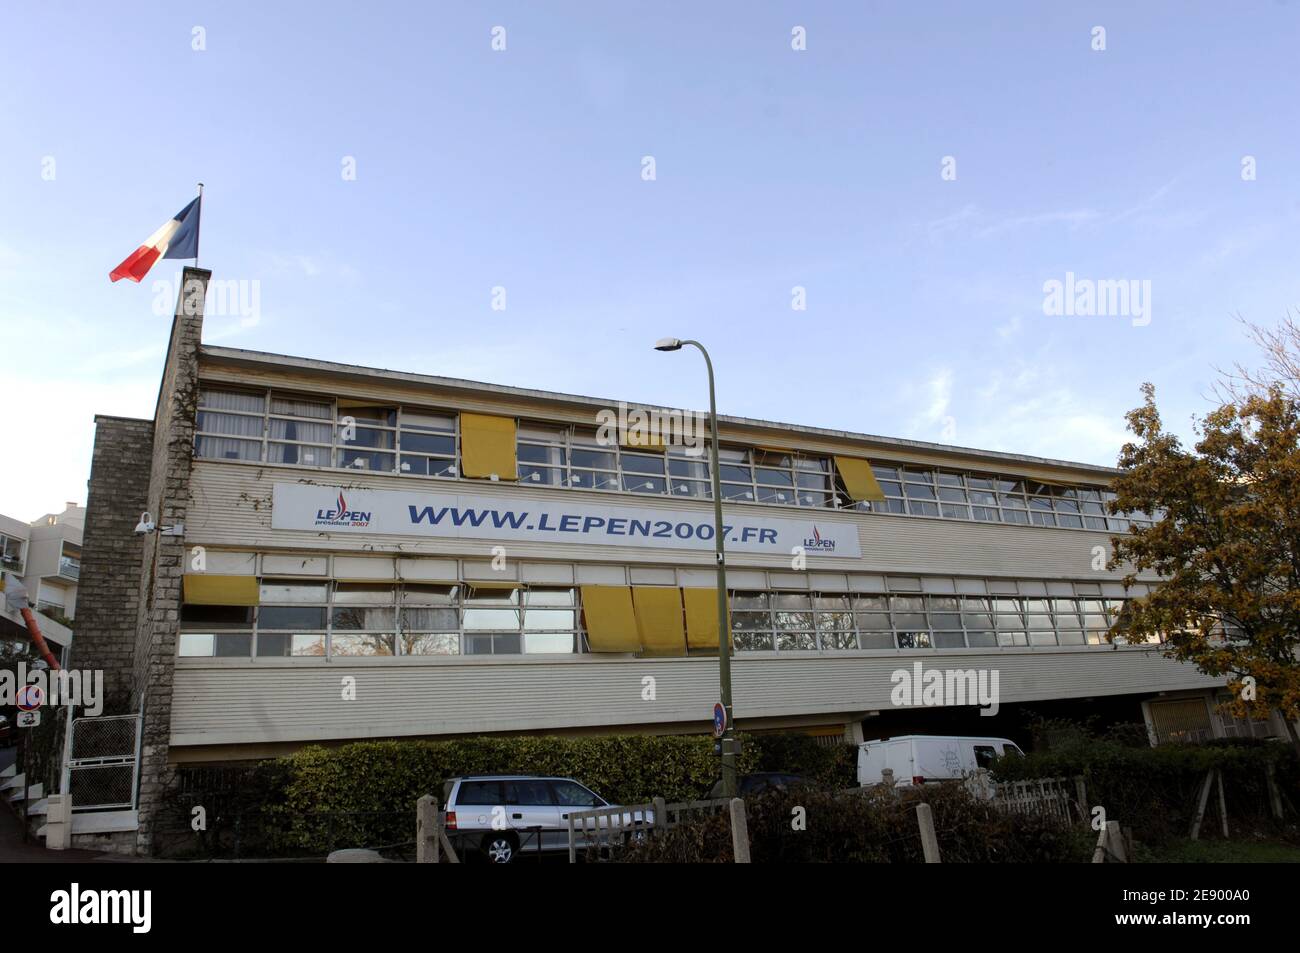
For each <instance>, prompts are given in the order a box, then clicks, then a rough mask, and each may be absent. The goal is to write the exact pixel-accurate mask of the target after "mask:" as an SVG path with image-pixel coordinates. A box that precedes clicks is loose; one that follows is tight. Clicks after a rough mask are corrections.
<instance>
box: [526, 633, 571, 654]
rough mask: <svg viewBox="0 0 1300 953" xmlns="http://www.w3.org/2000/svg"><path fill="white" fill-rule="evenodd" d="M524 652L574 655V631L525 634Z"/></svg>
mask: <svg viewBox="0 0 1300 953" xmlns="http://www.w3.org/2000/svg"><path fill="white" fill-rule="evenodd" d="M524 652H525V653H526V654H528V655H572V654H573V633H571V632H564V633H560V632H556V633H552V634H549V635H541V634H538V633H536V632H532V633H529V634H528V635H526V636H524Z"/></svg>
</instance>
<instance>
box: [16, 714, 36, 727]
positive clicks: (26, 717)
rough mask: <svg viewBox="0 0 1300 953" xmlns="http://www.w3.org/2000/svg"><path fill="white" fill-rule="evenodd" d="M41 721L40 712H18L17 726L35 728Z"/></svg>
mask: <svg viewBox="0 0 1300 953" xmlns="http://www.w3.org/2000/svg"><path fill="white" fill-rule="evenodd" d="M40 723H41V713H40V712H39V711H20V712H19V713H18V727H19V728H35V727H36V726H37V725H39V724H40Z"/></svg>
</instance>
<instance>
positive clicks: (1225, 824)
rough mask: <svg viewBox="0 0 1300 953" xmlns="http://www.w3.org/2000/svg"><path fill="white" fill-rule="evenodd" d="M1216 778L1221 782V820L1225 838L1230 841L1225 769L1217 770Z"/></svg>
mask: <svg viewBox="0 0 1300 953" xmlns="http://www.w3.org/2000/svg"><path fill="white" fill-rule="evenodd" d="M1214 776H1215V777H1216V778H1217V779H1218V781H1219V819H1220V820H1221V821H1222V823H1223V838H1224V840H1227V839H1228V800H1227V798H1225V797H1224V796H1223V769H1222V768H1216V769H1215V772H1214Z"/></svg>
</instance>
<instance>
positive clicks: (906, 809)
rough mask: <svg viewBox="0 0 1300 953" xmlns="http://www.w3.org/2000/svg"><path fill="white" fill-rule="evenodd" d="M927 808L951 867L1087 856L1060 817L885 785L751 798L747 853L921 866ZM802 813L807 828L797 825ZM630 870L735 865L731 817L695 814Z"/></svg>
mask: <svg viewBox="0 0 1300 953" xmlns="http://www.w3.org/2000/svg"><path fill="white" fill-rule="evenodd" d="M922 801H925V802H927V803H929V804H930V806H931V809H932V810H933V811H934V824H935V832H936V835H937V837H938V840H939V849H940V853H941V855H942V857H943V861H944V862H945V863H966V862H971V863H990V862H996V863H1062V862H1072V861H1083V860H1086V859H1087V858H1088V856H1089V855H1090V852H1091V843H1090V842H1091V840H1092V838H1091V837H1090V835H1089V832H1088V831H1087V830H1086V829H1080V828H1079V827H1078V826H1071V825H1069V824H1066V823H1064V822H1061V821H1059V820H1057V819H1054V818H1049V817H1038V816H1033V815H1021V814H1004V813H1002V812H999V811H997V810H995V809H994V808H993V807H992V806H990V805H989V804H988V803H987V802H984V801H979V800H977V799H975V798H973V797H971V795H970V794H969V793H968V792H967V791H966V789H965V788H964V787H963V786H962V785H960V784H944V785H939V786H935V787H926V788H921V789H916V790H908V791H904V792H902V793H901V794H898V795H895V794H891V793H890V792H888V791H886V790H884V789H883V788H879V787H877V788H871V789H867V790H864V791H863V792H861V793H845V792H834V791H817V790H802V791H768V792H765V793H763V794H761V795H758V796H756V797H752V798H746V800H745V808H746V823H747V827H748V830H749V839H750V856H751V859H752V860H753V862H754V863H818V862H822V863H843V862H857V863H922V862H924V854H923V851H922V848H921V836H920V831H919V827H918V824H917V817H916V806H917V804H919V803H921V802H922ZM798 808H802V809H803V811H804V826H803V829H797V828H796V826H795V824H794V821H795V818H796V809H798ZM619 858H620V859H622V860H626V861H630V862H634V863H657V862H673V863H730V862H732V860H733V859H734V857H733V851H732V840H731V820H730V817H729V815H727V814H725V813H721V814H713V815H708V816H699V817H696V818H694V819H692V820H689V821H687V822H685V823H682V824H680V825H678V826H677V827H675V828H673V829H672V830H671V831H665V832H661V833H660V834H658V835H656V836H655V837H653V838H651V839H649V840H647V841H645V842H643V843H640V844H636V845H634V846H631V847H629V848H627V849H625V850H623V851H621V852H620V854H619Z"/></svg>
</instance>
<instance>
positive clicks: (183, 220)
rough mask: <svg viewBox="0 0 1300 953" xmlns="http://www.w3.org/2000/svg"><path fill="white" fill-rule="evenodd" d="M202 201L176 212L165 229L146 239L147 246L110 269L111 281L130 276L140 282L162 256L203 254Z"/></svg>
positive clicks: (200, 199)
mask: <svg viewBox="0 0 1300 953" xmlns="http://www.w3.org/2000/svg"><path fill="white" fill-rule="evenodd" d="M202 201H203V197H202V196H200V197H199V198H196V199H195V200H194V201H193V202H191V203H190V204H189V205H187V206H185V207H184V208H183V209H181V210H180V211H179V212H177V213H176V214H175V215H173V216H172V217H171V219H170V220H168V221H167V223H166V224H164V225H163V226H162V228H160V229H158V231H156V232H154V233H153V234H152V235H150V236H149V237H148V238H147V239H145V243H144V244H143V245H141V246H140V247H139V248H137V249H136V250H135V251H133V252H131V254H130V255H128V256H127V257H126V261H124V262H122V264H120V265H118V266H117V267H116V268H114V269H113V270H112V271H111V272H109V275H108V277H109V280H110V281H119V280H121V279H122V278H130V279H131V280H132V281H136V282H138V281H139V280H140V279H141V278H143V277H144V276H145V275H147V274H148V273H149V269H150V268H152V267H153V263H154V262H156V261H157V260H158V259H159V258H194V257H196V256H197V255H198V253H199V212H200V210H201V205H200V204H199V203H200V202H202Z"/></svg>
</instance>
